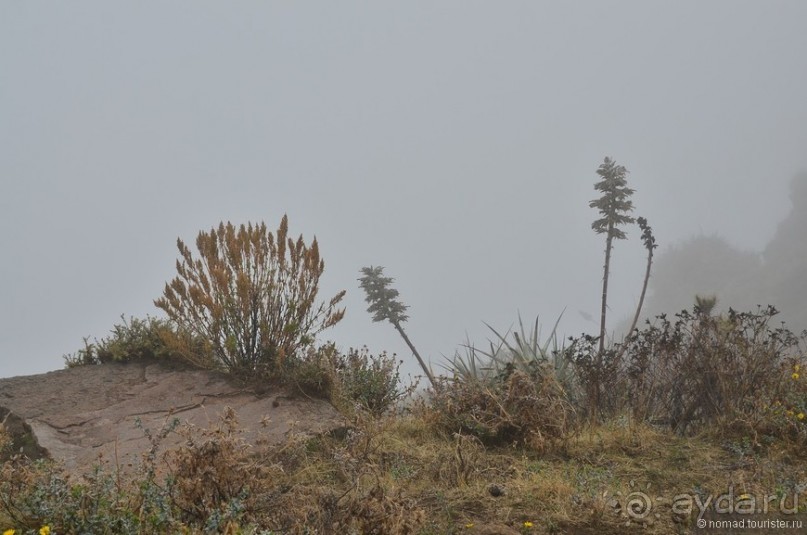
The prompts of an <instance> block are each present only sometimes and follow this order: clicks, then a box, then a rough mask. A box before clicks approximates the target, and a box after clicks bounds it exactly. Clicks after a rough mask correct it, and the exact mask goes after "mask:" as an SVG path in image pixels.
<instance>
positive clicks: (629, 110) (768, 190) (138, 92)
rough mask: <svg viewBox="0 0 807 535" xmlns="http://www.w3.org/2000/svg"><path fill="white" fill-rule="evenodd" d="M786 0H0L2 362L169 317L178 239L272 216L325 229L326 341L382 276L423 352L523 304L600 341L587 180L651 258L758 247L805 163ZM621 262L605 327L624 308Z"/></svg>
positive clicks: (357, 328) (395, 346)
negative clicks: (636, 224)
mask: <svg viewBox="0 0 807 535" xmlns="http://www.w3.org/2000/svg"><path fill="white" fill-rule="evenodd" d="M805 20H807V3H805V2H802V1H798V0H795V1H790V2H784V1H770V2H761V1H760V2H741V1H733V0H732V1H710V2H700V1H695V2H684V1H676V2H648V1H636V2H599V1H597V2H594V1H591V2H536V1H524V2H514V1H501V2H474V1H468V0H457V1H450V2H449V1H441V2H425V1H424V2H398V3H387V2H338V3H337V2H307V3H302V2H264V1H261V2H239V3H236V4H232V3H221V2H205V1H198V0H194V1H193V2H191V1H185V2H129V3H119V2H116V3H110V2H102V1H95V2H85V1H75V2H69V3H67V2H38V1H25V2H21V1H11V0H6V1H2V2H0V226H1V228H2V229H3V232H2V237H1V238H0V240H2V242H0V251H2V262H1V263H0V303H1V305H0V376H11V375H21V374H31V373H39V372H44V371H48V370H53V369H58V368H61V367H62V366H63V361H62V355H63V354H65V353H69V352H72V351H75V350H76V349H79V348H80V347H82V343H81V339H82V337H83V336H88V335H89V336H91V337H92V336H94V337H99V338H100V337H102V336H105V335H106V334H108V331H109V329H110V328H111V327H112V326H113V324H114V323H116V322H119V317H120V315H121V314H125V315H126V316H129V315H134V316H137V317H143V316H145V315H147V314H151V315H156V316H159V315H160V311H158V310H157V309H156V308H155V307H154V306H153V303H152V302H153V300H154V299H155V298H157V297H159V296H160V293H161V291H162V287H163V285H164V283H165V282H166V281H167V280H169V279H171V278H172V277H173V276H174V274H175V271H174V262H175V259H176V257H177V251H176V246H175V242H176V238H177V237H181V238H182V239H183V240H184V241H186V242H188V243H190V242H192V241H193V240H194V238H195V236H196V233H197V232H198V231H199V230H202V229H209V228H210V227H212V226H214V225H217V224H218V223H219V222H220V221H228V220H229V221H232V222H234V223H242V222H247V221H260V220H264V221H266V222H267V224H268V225H269V226H270V228H276V227H277V224H278V223H279V221H280V219H281V217H282V216H283V214H284V213H286V214H288V216H289V226H290V232H291V233H292V234H294V235H297V234H299V233H302V234H303V235H304V236H305V237H306V238H307V239H310V238H312V237H313V236H316V237H317V239H318V241H319V244H320V250H321V253H322V256H323V258H324V260H325V264H326V268H325V273H324V275H323V278H322V281H321V283H322V294H321V296H322V298H329V297H330V296H331V295H333V294H334V293H336V292H337V291H339V290H341V289H346V290H347V291H348V294H347V297H346V300H345V301H344V303H345V305H346V307H347V315H346V317H345V319H344V320H343V322H342V323H341V324H340V325H339V326H338V327H337V328H334V329H332V330H330V331H327V332H325V333H323V335H322V336H321V337H320V340H323V341H324V340H326V339H333V340H335V341H336V342H337V343H338V344H339V345H340V346H342V347H343V348H347V347H351V346H352V347H358V346H361V345H365V344H366V345H368V346H369V347H370V348H371V350H373V351H380V350H383V349H386V350H388V351H390V352H396V353H398V354H399V355H400V356H401V357H403V358H405V359H406V360H407V361H408V365H407V366H408V369H409V370H412V371H415V370H416V366H414V365H413V364H412V361H413V359H411V356H410V355H409V352H408V351H407V350H406V347H405V345H404V343H403V342H402V341H401V340H400V339H399V338H398V336H397V334H396V333H395V331H394V329H393V328H392V327H391V326H390V325H384V324H373V323H372V322H371V317H370V315H369V314H367V313H366V312H365V308H366V304H365V303H364V300H363V298H364V296H363V295H362V293H361V291H360V290H359V288H358V283H357V280H356V279H357V278H358V277H359V276H360V274H359V269H360V268H361V267H362V266H366V265H382V266H385V267H386V274H387V275H389V276H392V277H395V278H396V283H395V287H396V288H397V289H398V290H399V291H400V294H401V298H402V300H403V301H404V302H405V303H407V304H408V305H409V306H410V309H409V315H410V320H409V322H408V323H407V324H406V326H405V327H406V329H407V332H408V334H409V335H410V337H411V338H412V340H413V342H414V343H415V345H416V346H417V347H418V348H419V351H420V352H421V353H422V354H424V356H426V355H428V356H430V357H431V360H432V362H433V363H435V364H438V363H439V362H440V361H441V355H451V354H453V352H454V350H455V348H457V347H458V345H459V344H461V343H462V342H463V341H464V340H465V336H466V333H467V334H468V335H469V336H470V338H471V339H472V340H474V341H478V342H482V341H484V339H485V338H486V336H487V335H488V332H487V331H486V328H485V327H484V325H483V324H482V322H483V321H485V322H488V323H489V324H491V325H493V326H495V327H497V328H500V329H506V328H507V327H508V325H510V324H511V323H512V322H513V321H515V320H516V318H517V314H518V312H519V311H520V312H521V314H522V315H523V316H524V317H525V319H530V318H534V317H535V315H540V318H541V322H542V323H543V325H544V327H545V329H547V330H548V329H549V328H550V327H551V325H552V323H553V322H554V321H555V319H556V318H557V317H558V315H559V314H560V313H561V312H562V311H563V310H564V308H565V309H566V313H565V315H564V319H563V321H562V323H561V331H562V332H564V333H566V334H579V333H580V332H581V331H583V330H587V331H589V332H594V331H596V329H597V326H596V325H594V324H591V323H587V322H586V321H585V320H584V319H583V317H582V315H581V314H580V313H579V311H584V312H587V313H589V314H592V315H595V316H596V313H597V310H598V306H599V297H600V283H601V280H600V279H601V266H602V251H603V247H604V240H603V237H602V236H597V235H595V234H594V233H593V232H592V230H591V222H592V221H593V220H594V219H595V218H596V217H597V214H596V213H595V212H594V210H592V209H591V208H589V206H588V202H589V201H590V200H592V199H593V198H595V196H596V192H595V191H594V189H593V184H594V182H595V181H596V180H597V176H596V173H595V170H596V169H597V167H598V166H599V164H600V163H601V162H602V160H603V158H604V157H605V156H611V157H612V158H615V159H616V161H617V162H618V163H619V164H621V165H625V166H626V167H627V168H628V170H629V171H630V175H629V176H628V181H629V185H630V186H631V187H633V188H634V189H636V194H635V195H634V198H633V200H634V204H635V207H636V211H635V215H642V216H644V217H646V218H647V219H648V220H649V223H650V225H651V226H652V227H653V229H654V232H655V235H656V238H657V240H658V243H659V244H660V250H662V251H663V250H664V248H665V247H669V246H671V245H672V244H674V243H676V242H680V241H682V240H685V239H686V238H687V237H689V236H692V235H694V234H698V233H707V234H711V233H715V234H716V235H719V236H721V237H722V238H725V239H726V240H727V241H728V242H729V243H731V244H732V245H733V246H735V247H737V248H739V249H740V250H743V251H751V252H761V251H762V250H763V249H764V248H765V246H766V244H767V243H768V241H769V240H770V239H771V238H772V236H773V235H774V232H775V231H776V228H777V225H778V224H779V223H780V221H782V220H783V219H784V218H785V216H786V215H787V212H788V210H789V203H788V183H789V181H790V180H791V178H792V177H793V176H794V175H796V174H797V173H799V172H801V171H804V170H805V169H807V152H805V147H807V99H805V97H804V95H807V68H806V67H807V65H806V64H805V61H804V58H805V53H806V52H807V32H804V21H805ZM628 233H629V238H630V239H629V240H628V241H625V242H619V243H617V245H616V249H615V251H614V271H613V279H612V283H611V287H612V300H611V318H612V322H611V323H612V324H616V323H617V322H618V321H619V320H621V319H622V318H624V317H625V316H626V315H628V314H629V313H630V311H631V307H632V306H633V305H634V303H635V302H636V301H637V299H638V295H639V292H640V284H641V276H642V274H643V270H644V260H643V249H642V247H641V243H640V241H639V240H638V231H637V230H635V229H630V230H629V231H628Z"/></svg>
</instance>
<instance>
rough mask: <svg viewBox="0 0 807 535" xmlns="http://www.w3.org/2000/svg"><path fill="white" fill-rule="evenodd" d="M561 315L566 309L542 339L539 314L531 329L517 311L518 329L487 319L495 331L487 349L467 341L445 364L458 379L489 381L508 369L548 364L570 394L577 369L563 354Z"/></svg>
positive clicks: (535, 367) (523, 368)
mask: <svg viewBox="0 0 807 535" xmlns="http://www.w3.org/2000/svg"><path fill="white" fill-rule="evenodd" d="M562 317H563V313H561V315H560V316H558V319H557V320H556V321H555V324H554V325H553V327H552V331H551V332H550V333H549V336H547V338H546V339H545V340H544V342H543V343H541V328H540V324H539V318H538V317H537V316H536V318H535V323H534V324H533V326H532V329H531V330H530V331H527V330H526V328H525V326H524V321H523V320H522V318H521V314H519V315H518V330H513V329H512V328H510V329H508V330H507V331H506V332H505V333H504V334H502V333H501V332H499V331H497V330H496V329H494V328H493V327H491V326H490V325H488V324H487V323H485V326H486V327H487V328H488V329H490V331H491V332H492V333H493V334H494V339H489V340H488V350H487V351H485V350H482V349H479V348H477V347H476V346H474V345H473V344H472V343H470V341H468V342H467V343H466V344H463V346H462V347H463V349H464V355H463V354H461V353H460V352H459V351H457V352H456V353H455V354H454V357H453V358H452V359H447V360H448V365H446V366H443V368H445V369H446V370H448V371H449V372H451V373H452V375H453V376H454V377H455V378H456V379H458V380H461V381H475V382H482V383H487V382H491V381H494V380H495V379H496V378H498V377H501V376H502V374H505V373H507V371H508V370H513V369H515V370H522V371H525V372H530V371H534V370H535V369H537V367H539V366H540V367H549V368H550V369H551V370H552V372H553V373H554V374H555V378H556V379H557V380H558V382H559V383H560V384H561V385H562V386H563V388H564V389H565V390H566V392H567V394H571V393H572V392H574V391H575V383H576V382H575V377H574V371H573V369H572V367H571V366H570V363H569V361H568V360H567V359H565V358H564V357H563V354H564V351H563V349H564V348H563V346H562V344H559V343H558V335H557V328H558V324H559V323H560V319H561V318H562Z"/></svg>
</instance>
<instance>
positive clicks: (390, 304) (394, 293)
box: [359, 266, 435, 386]
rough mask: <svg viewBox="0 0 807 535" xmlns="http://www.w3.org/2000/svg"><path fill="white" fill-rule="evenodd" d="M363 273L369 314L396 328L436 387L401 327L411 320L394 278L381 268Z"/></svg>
mask: <svg viewBox="0 0 807 535" xmlns="http://www.w3.org/2000/svg"><path fill="white" fill-rule="evenodd" d="M361 272H362V273H364V276H363V277H361V278H360V279H359V281H360V283H361V284H360V286H361V287H362V289H363V290H364V292H365V294H366V295H367V297H366V298H365V300H366V301H367V302H368V303H370V306H369V307H367V312H370V313H371V314H373V321H374V322H377V321H384V320H386V321H389V322H390V323H392V326H393V327H395V330H396V331H398V333H399V334H400V335H401V337H402V338H403V339H404V342H406V345H407V346H409V349H411V350H412V353H413V354H414V355H415V358H416V359H417V361H418V364H420V367H421V368H423V373H425V374H426V377H428V379H429V382H430V383H431V384H432V386H435V383H434V376H433V375H432V372H431V370H430V369H429V367H428V366H426V363H425V362H424V361H423V359H422V358H421V356H420V353H418V351H417V349H415V346H414V344H412V341H411V340H409V337H408V336H407V335H406V332H404V330H403V327H401V324H402V323H404V322H405V321H406V320H407V319H409V317H408V316H407V315H406V309H407V308H409V307H408V306H406V305H404V304H403V303H401V302H400V301H399V300H398V290H396V289H394V288H391V287H390V284H392V281H393V279H392V277H384V276H383V273H384V268H383V267H381V266H378V267H372V266H370V267H363V268H361Z"/></svg>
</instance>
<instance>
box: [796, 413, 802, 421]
mask: <svg viewBox="0 0 807 535" xmlns="http://www.w3.org/2000/svg"><path fill="white" fill-rule="evenodd" d="M796 418H798V419H799V420H804V413H803V412H800V413H798V414H797V415H796Z"/></svg>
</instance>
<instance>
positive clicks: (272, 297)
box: [154, 215, 345, 374]
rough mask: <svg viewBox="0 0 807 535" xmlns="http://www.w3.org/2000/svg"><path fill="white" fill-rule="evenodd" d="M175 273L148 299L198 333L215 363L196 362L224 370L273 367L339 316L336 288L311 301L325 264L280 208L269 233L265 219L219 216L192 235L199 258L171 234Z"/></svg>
mask: <svg viewBox="0 0 807 535" xmlns="http://www.w3.org/2000/svg"><path fill="white" fill-rule="evenodd" d="M177 247H178V249H179V252H180V255H181V259H180V260H177V264H176V268H177V272H178V276H177V277H176V278H174V279H173V280H172V281H171V282H170V283H168V284H166V285H165V289H164V291H163V296H162V297H160V298H159V299H157V300H155V301H154V304H155V305H156V306H157V307H159V308H161V309H163V310H164V311H165V312H166V313H167V314H168V317H169V318H170V319H171V320H173V321H175V322H176V323H177V324H178V325H179V326H180V327H182V328H183V329H186V330H187V331H189V332H191V333H194V334H196V335H198V336H200V337H202V338H204V339H205V340H206V341H207V342H208V343H209V345H210V347H209V349H210V353H211V354H212V356H213V359H212V360H213V362H195V361H196V360H198V358H197V357H196V356H194V354H193V353H192V352H190V351H188V352H187V353H186V357H187V358H188V360H190V361H192V362H194V363H195V364H202V365H207V366H215V367H221V368H224V369H225V370H227V371H230V372H240V373H248V374H253V373H254V372H256V371H257V372H261V373H267V374H272V373H275V372H277V371H278V370H280V369H281V367H282V365H283V363H284V362H285V360H286V359H287V358H290V357H293V356H294V355H295V353H296V352H297V351H298V350H299V349H301V348H304V347H307V346H310V345H311V344H312V343H313V340H314V336H315V335H316V334H317V333H319V332H320V331H322V330H323V329H327V328H328V327H331V326H333V325H335V324H336V323H338V322H339V321H340V320H341V319H342V317H343V316H344V309H338V308H337V305H338V303H339V302H340V301H341V300H342V297H344V295H345V292H344V291H341V292H339V293H338V294H336V295H335V296H334V297H332V298H331V299H330V300H329V301H327V302H323V303H320V304H317V303H316V298H317V293H318V290H319V278H320V276H321V275H322V272H323V270H324V269H325V263H324V262H323V261H322V259H321V258H320V256H319V246H318V245H317V240H316V238H315V239H314V240H313V241H312V242H311V244H310V245H306V243H305V242H304V241H303V237H302V236H300V237H298V238H297V240H294V239H292V238H290V237H289V236H288V218H287V217H286V216H285V215H284V216H283V219H282V220H281V222H280V227H279V228H278V230H277V231H276V232H275V233H274V234H273V233H271V232H268V231H267V228H266V224H264V223H260V224H257V225H253V224H252V223H250V224H248V225H246V226H245V225H241V226H240V227H238V228H236V227H235V226H234V225H233V224H232V223H229V222H228V223H227V224H226V225H225V224H224V223H221V224H220V225H219V226H218V228H214V229H211V230H210V231H209V232H200V233H199V235H198V237H197V238H196V248H197V249H198V251H199V258H195V257H194V255H193V254H192V253H191V250H190V249H189V248H188V247H187V246H186V245H185V244H184V243H183V242H182V240H181V239H178V240H177Z"/></svg>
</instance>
